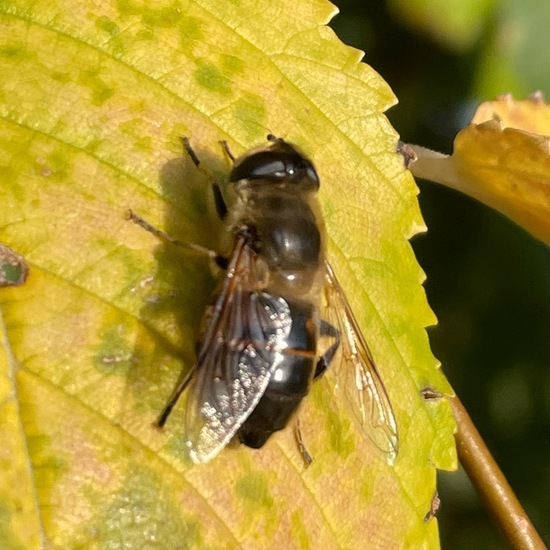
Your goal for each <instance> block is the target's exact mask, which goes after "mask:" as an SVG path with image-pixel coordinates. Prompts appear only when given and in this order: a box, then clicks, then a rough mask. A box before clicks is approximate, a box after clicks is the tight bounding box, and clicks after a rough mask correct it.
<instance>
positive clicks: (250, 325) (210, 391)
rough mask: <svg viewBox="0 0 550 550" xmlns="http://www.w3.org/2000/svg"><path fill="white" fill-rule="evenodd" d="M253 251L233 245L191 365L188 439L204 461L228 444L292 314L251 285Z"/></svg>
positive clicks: (263, 381) (275, 361)
mask: <svg viewBox="0 0 550 550" xmlns="http://www.w3.org/2000/svg"><path fill="white" fill-rule="evenodd" d="M255 267H256V255H255V253H254V252H253V251H252V250H251V248H250V247H249V246H248V244H247V241H246V237H239V238H238V239H237V242H236V244H235V247H234V250H233V253H232V255H231V260H230V263H229V266H228V269H227V274H226V277H225V280H224V282H223V286H222V290H221V293H220V295H219V297H218V299H217V300H216V303H215V304H214V306H213V311H212V315H211V317H210V319H209V321H208V325H207V328H206V332H205V334H204V338H203V340H202V343H201V346H200V350H199V352H198V356H197V362H196V365H195V376H194V380H193V382H192V384H193V385H192V387H191V388H190V398H189V401H188V403H187V421H186V431H187V444H188V446H189V451H190V456H191V458H192V459H193V460H194V461H195V462H207V461H209V460H211V459H212V458H213V457H214V456H216V455H217V454H218V452H219V451H220V450H221V449H223V447H225V445H227V443H229V441H230V440H231V439H232V437H233V436H234V435H235V433H236V432H237V431H238V429H239V428H240V426H241V425H242V424H243V422H244V421H245V420H246V419H247V418H248V416H249V415H250V413H251V412H252V411H253V410H254V407H255V406H256V405H257V403H258V401H259V400H260V398H261V397H262V395H263V394H264V392H265V390H266V387H267V385H268V383H269V379H270V377H271V374H272V372H273V371H275V370H276V368H277V367H278V366H279V365H280V363H281V361H282V360H283V354H282V352H283V350H284V348H285V347H286V343H287V338H288V335H289V334H290V329H291V325H292V319H291V315H290V310H289V307H288V304H287V303H286V301H285V300H284V299H283V298H280V297H277V296H272V295H270V294H268V293H265V292H261V291H259V290H255V285H256V284H257V280H256V269H255Z"/></svg>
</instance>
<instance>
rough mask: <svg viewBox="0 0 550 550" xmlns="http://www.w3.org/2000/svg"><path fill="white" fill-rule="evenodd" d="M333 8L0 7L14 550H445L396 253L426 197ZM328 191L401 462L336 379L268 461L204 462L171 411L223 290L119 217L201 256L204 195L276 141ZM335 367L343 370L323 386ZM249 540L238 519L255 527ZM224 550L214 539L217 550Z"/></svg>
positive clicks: (419, 335) (407, 297)
mask: <svg viewBox="0 0 550 550" xmlns="http://www.w3.org/2000/svg"><path fill="white" fill-rule="evenodd" d="M334 14H335V8H334V6H332V5H331V4H329V3H327V2H325V1H324V0H318V1H313V0H307V1H305V0H303V1H298V2H296V1H293V2H290V1H286V0H281V1H278V2H269V1H267V0H260V1H258V0H254V1H252V0H243V1H241V2H238V3H234V2H227V1H224V0H198V1H193V2H190V1H189V2H188V1H185V0H176V1H171V2H159V3H149V2H143V3H142V2H140V1H130V2H108V1H106V0H99V1H94V2H91V1H87V0H82V1H80V2H76V3H75V2H72V3H69V2H63V1H61V0H53V1H51V0H49V1H48V2H45V1H43V0H37V1H36V2H33V3H30V4H29V3H28V2H25V1H23V0H21V1H15V0H14V1H10V2H3V3H1V7H0V29H1V32H0V72H1V74H2V79H0V115H1V116H0V128H1V129H0V159H1V162H0V174H1V179H0V181H1V187H0V189H1V191H0V197H1V203H2V207H1V208H0V242H1V243H3V244H5V245H6V246H8V247H9V248H10V249H12V250H14V251H17V253H18V254H19V255H20V256H21V258H23V260H24V262H25V264H26V265H27V267H28V275H27V278H26V280H25V281H24V282H23V283H22V284H20V285H18V286H7V287H3V288H0V315H1V316H0V333H1V347H0V368H1V376H0V380H1V386H0V388H1V389H2V400H1V401H0V403H1V404H2V405H1V406H2V414H1V418H2V420H3V428H4V429H3V432H2V433H3V434H4V438H3V442H4V444H3V446H2V451H0V452H1V453H2V457H3V463H4V464H9V467H3V468H2V469H1V473H0V476H1V483H0V487H1V497H2V498H1V500H0V502H2V514H0V522H1V527H0V529H1V530H0V532H1V533H2V539H3V540H2V543H3V547H4V548H21V547H24V548H35V547H38V546H40V545H42V546H47V545H48V544H51V545H52V546H55V547H57V548H75V547H107V546H113V547H114V546H116V545H120V544H121V543H123V544H124V546H125V547H128V548H144V547H152V546H153V545H160V546H162V547H164V548H182V547H185V548H201V549H204V548H220V546H223V547H224V548H269V547H271V548H276V547H282V546H283V545H285V546H289V545H290V546H292V547H306V546H310V547H315V548H343V547H345V548H364V547H365V546H364V541H365V537H366V536H368V540H369V546H370V548H391V547H394V548H403V547H406V548H419V547H427V548H428V547H429V548H434V547H437V546H438V540H437V519H432V520H430V521H428V522H425V521H424V518H425V517H426V513H427V511H428V510H429V509H430V503H431V499H432V495H433V493H434V488H435V487H434V486H435V471H436V470H435V469H436V467H442V468H452V467H453V466H454V461H455V454H454V447H453V440H452V431H453V427H454V424H453V421H452V418H451V413H450V409H449V407H448V405H447V403H446V401H445V400H444V399H440V400H432V401H430V402H424V401H423V400H422V398H421V396H420V390H421V389H422V388H425V387H426V386H429V387H432V388H434V389H436V390H438V391H440V392H443V393H450V392H451V389H450V388H449V386H448V384H447V383H446V381H445V380H444V378H443V376H442V375H441V374H440V372H439V371H438V368H437V361H436V360H435V359H434V357H433V356H432V354H431V352H430V349H429V346H428V340H427V336H426V333H425V330H424V327H425V326H427V325H430V324H433V323H434V320H435V319H434V316H433V314H432V312H431V311H430V309H429V307H428V305H427V303H426V299H425V295H424V291H423V289H422V287H421V282H422V280H423V275H422V272H421V270H420V268H419V267H418V265H417V263H416V260H415V258H414V255H413V253H412V249H411V247H410V245H409V243H408V240H407V239H408V238H410V237H411V236H412V235H414V234H415V233H417V232H419V231H421V230H423V229H424V225H423V221H422V218H421V216H420V212H419V209H418V205H417V201H416V194H417V189H416V187H415V185H414V182H413V180H412V178H411V177H410V174H408V173H407V172H406V171H405V169H404V168H403V165H402V161H401V158H400V156H399V155H397V154H396V153H395V147H396V143H397V135H396V134H395V132H394V131H393V129H392V128H391V126H390V125H389V123H388V121H387V119H386V118H385V116H384V114H383V112H384V111H385V110H386V109H387V108H389V107H390V106H391V105H392V104H393V103H394V102H395V98H394V96H393V94H392V92H391V90H390V89H389V87H388V86H387V84H385V83H384V81H383V80H382V79H381V78H380V76H379V75H378V74H377V73H376V72H375V71H373V70H372V69H371V68H370V67H368V66H367V65H365V64H362V63H360V59H361V53H360V52H358V51H356V50H353V49H351V48H348V47H346V46H344V45H343V44H342V43H341V42H340V41H339V40H338V39H337V38H336V37H335V35H334V34H333V32H332V31H331V30H330V29H328V28H327V27H326V26H325V25H326V23H327V21H329V19H330V18H331V17H332V16H333V15H334ZM270 132H272V133H275V134H277V135H280V136H282V137H284V138H285V139H288V140H289V141H292V142H294V143H296V144H297V145H298V146H300V147H301V148H302V149H303V150H304V152H305V153H306V154H307V155H308V156H310V157H311V158H312V160H313V162H314V163H315V165H316V167H317V170H318V172H319V175H320V177H321V195H320V200H321V204H322V209H323V214H324V216H325V220H326V226H327V235H328V248H329V259H330V261H331V264H332V266H333V267H334V270H335V272H336V273H337V276H338V279H339V281H340V283H341V285H342V287H343V288H344V290H345V291H346V293H347V296H348V299H349V301H350V304H351V307H352V308H353V311H354V314H355V317H356V318H357V322H358V324H359V326H360V328H361V330H362V331H363V332H364V334H365V336H366V338H367V340H368V343H369V347H370V350H371V352H372V354H373V357H374V359H375V361H376V363H377V365H378V369H379V371H380V376H381V379H382V380H383V383H384V386H385V388H386V390H387V393H388V396H389V398H390V400H391V403H392V406H393V410H394V412H395V416H396V420H397V425H398V430H399V454H398V456H397V458H396V460H395V462H394V464H393V465H389V464H388V463H387V462H386V461H384V460H382V459H381V458H380V456H379V453H377V452H376V449H374V447H373V445H372V443H370V442H369V440H368V439H366V438H364V437H362V435H361V434H360V433H359V427H358V426H357V424H356V423H355V422H354V421H353V419H352V413H351V411H350V409H349V405H348V404H347V403H346V402H345V401H343V400H339V399H337V398H336V394H335V392H334V391H333V390H334V386H335V385H336V384H337V373H336V372H330V371H329V372H327V373H326V376H324V377H323V379H322V380H321V381H319V383H316V384H315V385H314V388H313V390H312V392H311V394H310V395H309V396H308V398H307V399H306V400H305V401H304V403H303V406H302V408H301V411H300V422H301V427H302V434H303V438H304V441H305V444H306V446H307V449H308V451H309V452H310V454H311V455H312V456H313V458H314V461H313V464H312V465H311V466H310V467H309V468H307V469H305V468H304V464H303V460H302V457H301V455H300V454H299V452H298V450H297V445H296V442H295V439H294V433H293V429H292V426H289V427H288V428H287V429H286V430H284V431H281V432H278V433H277V434H276V435H274V436H273V437H272V438H271V439H270V441H269V442H268V443H267V444H266V445H265V446H264V448H262V449H261V450H259V451H254V450H252V449H248V448H245V447H237V448H227V449H224V450H223V451H222V452H221V453H220V454H219V456H217V457H216V458H215V459H214V460H212V461H211V462H209V463H208V464H204V465H198V466H196V465H193V464H192V462H191V461H190V459H189V457H188V455H187V452H186V444H185V440H184V433H185V429H184V409H185V400H186V396H185V394H184V396H183V397H182V400H181V402H180V403H178V406H177V407H176V408H175V409H174V412H173V414H172V416H171V417H170V418H169V419H168V422H167V423H166V426H165V428H164V430H162V431H161V430H158V429H156V428H155V427H154V426H153V423H154V421H155V419H156V418H157V417H158V414H159V413H160V412H161V411H162V408H163V407H164V405H165V403H166V401H167V399H168V398H169V396H170V394H171V392H172V390H173V388H174V387H175V385H176V383H177V380H178V377H179V376H180V373H185V372H187V371H188V370H189V368H190V367H191V365H192V364H193V361H194V353H195V342H196V338H197V334H198V327H199V325H200V324H201V317H202V314H203V312H204V310H205V307H206V306H207V304H208V303H209V302H210V300H211V296H212V292H213V290H214V287H215V279H214V277H213V276H212V273H211V269H210V266H209V265H208V262H207V261H206V260H205V259H204V258H201V257H200V255H197V254H193V253H189V254H188V253H186V252H185V251H181V250H178V249H177V248H176V247H173V246H171V245H167V244H163V243H161V242H159V240H158V239H157V238H155V236H154V235H151V234H150V233H148V232H146V231H143V230H142V229H141V228H139V227H137V226H136V225H135V224H132V223H130V222H128V221H127V220H126V219H125V216H124V214H125V212H126V210H127V209H129V208H131V209H133V210H134V211H135V212H138V213H139V214H140V215H142V216H143V217H144V218H146V219H147V220H148V221H149V222H150V223H152V224H153V225H155V226H156V227H158V228H160V229H163V230H165V231H166V232H168V233H169V234H170V235H172V236H174V237H175V238H177V239H180V240H183V241H192V242H195V243H198V244H201V245H203V246H207V247H211V248H215V247H216V246H218V244H219V242H218V239H217V237H216V235H217V232H218V231H219V229H220V224H219V222H218V221H217V220H216V216H215V214H214V210H215V209H214V200H213V198H212V196H211V189H210V185H211V181H210V179H209V178H208V177H207V176H206V175H204V173H201V172H200V171H199V170H197V169H196V167H195V166H194V164H193V163H192V162H190V161H189V159H188V158H185V157H184V155H183V152H182V148H181V141H180V138H181V137H182V136H188V137H189V138H190V139H191V141H192V144H193V147H194V148H195V151H196V153H197V155H198V156H199V158H200V159H201V162H202V164H201V166H202V167H204V168H205V169H206V170H209V171H210V172H212V173H213V174H214V175H215V176H216V177H217V179H218V180H219V181H220V182H221V183H223V178H224V177H225V176H226V174H227V173H228V171H229V169H230V163H229V159H228V158H227V156H224V155H223V154H222V150H221V148H220V147H219V140H227V141H228V144H229V146H230V148H231V150H232V152H233V153H234V154H236V155H239V154H241V153H243V152H244V151H246V150H248V149H249V148H250V147H252V146H255V145H259V144H263V143H265V137H266V135H267V134H268V133H270ZM335 368H336V367H335ZM251 518H253V520H251ZM222 541H223V542H222Z"/></svg>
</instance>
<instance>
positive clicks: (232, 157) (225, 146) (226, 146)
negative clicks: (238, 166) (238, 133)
mask: <svg viewBox="0 0 550 550" xmlns="http://www.w3.org/2000/svg"><path fill="white" fill-rule="evenodd" d="M220 143H221V144H222V148H223V150H224V152H225V154H226V155H227V156H228V157H229V160H231V162H235V155H234V154H233V153H232V152H231V149H230V148H229V144H228V143H227V141H225V139H224V140H223V141H220Z"/></svg>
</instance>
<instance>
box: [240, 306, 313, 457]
mask: <svg viewBox="0 0 550 550" xmlns="http://www.w3.org/2000/svg"><path fill="white" fill-rule="evenodd" d="M287 302H288V301H287ZM288 306H289V307H290V312H291V317H292V330H291V332H290V334H289V336H288V339H287V348H286V349H285V350H284V352H283V361H282V363H281V364H280V365H279V366H278V367H277V369H276V370H275V372H273V373H272V375H271V378H270V381H269V384H268V386H267V389H266V391H265V393H264V395H263V396H262V398H261V399H260V401H259V402H258V404H257V405H256V408H255V409H254V410H253V411H252V413H251V414H250V416H249V417H248V418H247V420H246V421H245V422H244V424H243V425H242V426H241V428H240V429H239V433H238V435H239V439H240V440H241V442H242V443H244V444H245V445H247V446H248V447H253V448H255V449H258V448H260V447H262V446H263V445H264V443H265V442H266V441H267V440H268V439H269V437H270V436H271V435H272V434H273V433H274V432H276V431H279V430H282V429H283V428H284V427H285V426H286V425H287V424H288V421H289V419H290V417H291V416H292V415H293V413H294V412H295V411H296V409H297V408H298V406H299V405H300V402H301V401H302V399H303V398H304V397H305V396H306V395H307V393H308V392H309V388H310V386H311V382H312V380H313V375H314V373H315V367H316V358H317V354H316V350H317V322H316V318H317V312H316V308H315V307H314V306H313V305H312V304H309V303H305V302H301V301H294V302H292V303H290V302H288Z"/></svg>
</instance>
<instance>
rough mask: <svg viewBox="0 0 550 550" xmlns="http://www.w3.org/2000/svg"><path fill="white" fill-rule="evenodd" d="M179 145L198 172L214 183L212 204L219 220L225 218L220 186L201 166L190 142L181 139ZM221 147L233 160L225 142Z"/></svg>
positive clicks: (225, 209)
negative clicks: (180, 144) (214, 205)
mask: <svg viewBox="0 0 550 550" xmlns="http://www.w3.org/2000/svg"><path fill="white" fill-rule="evenodd" d="M181 143H182V145H183V149H184V151H185V152H186V153H187V155H188V156H189V158H190V159H191V160H192V161H193V164H194V165H195V166H196V167H197V168H198V169H199V171H200V172H202V173H203V174H204V175H205V176H207V177H208V178H209V179H211V180H212V181H213V182H214V183H213V184H212V192H213V193H214V203H215V204H216V212H217V213H218V216H219V217H220V219H221V220H223V219H225V217H226V216H227V205H226V204H225V201H224V200H223V196H222V192H221V190H220V186H219V184H218V182H217V181H216V178H215V177H214V175H213V174H211V173H210V172H209V171H208V170H206V169H205V168H203V167H202V166H201V159H200V158H199V157H198V156H197V153H195V151H194V149H193V147H191V142H190V141H189V138H187V137H182V138H181ZM222 145H223V146H224V149H225V151H226V152H227V154H228V156H229V158H230V159H231V160H232V161H233V160H235V157H234V156H233V155H232V154H231V152H230V151H229V146H228V145H227V142H225V141H222Z"/></svg>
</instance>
